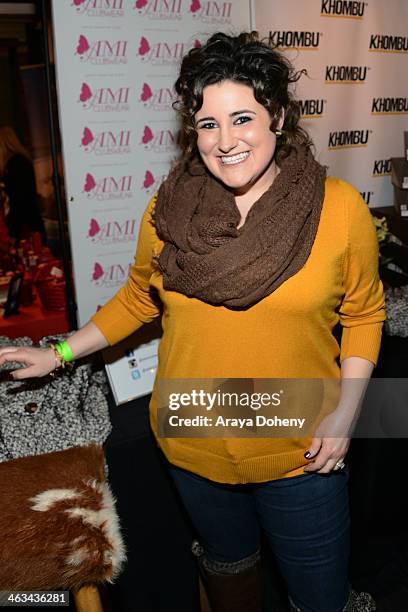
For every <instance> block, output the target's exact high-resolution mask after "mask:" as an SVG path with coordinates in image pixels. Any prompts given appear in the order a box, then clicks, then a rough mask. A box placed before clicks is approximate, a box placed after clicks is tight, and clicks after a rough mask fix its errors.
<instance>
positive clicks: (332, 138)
mask: <svg viewBox="0 0 408 612" xmlns="http://www.w3.org/2000/svg"><path fill="white" fill-rule="evenodd" d="M370 133H371V130H347V131H340V132H330V134H329V144H328V148H329V150H330V149H350V148H352V147H366V146H367V143H368V139H369V136H370Z"/></svg>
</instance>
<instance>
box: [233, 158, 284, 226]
mask: <svg viewBox="0 0 408 612" xmlns="http://www.w3.org/2000/svg"><path fill="white" fill-rule="evenodd" d="M267 170H268V171H269V172H268V177H266V176H265V173H264V174H263V175H262V176H261V177H259V180H258V181H257V182H256V183H255V184H252V185H249V186H247V187H245V189H242V190H239V189H237V190H234V196H235V203H236V205H237V208H238V210H239V212H240V214H241V221H240V222H239V225H238V228H240V227H241V226H242V225H243V224H244V222H245V219H246V216H247V214H248V213H249V211H250V210H251V208H252V206H253V205H254V204H255V202H257V201H258V200H259V198H260V197H261V196H262V195H263V194H264V193H265V192H266V191H267V190H268V189H269V188H270V187H271V185H272V183H273V182H274V180H275V179H276V177H277V176H278V174H279V173H280V168H278V166H277V165H276V163H275V161H273V162H272V164H271V165H270V166H268V169H267ZM261 179H267V180H261Z"/></svg>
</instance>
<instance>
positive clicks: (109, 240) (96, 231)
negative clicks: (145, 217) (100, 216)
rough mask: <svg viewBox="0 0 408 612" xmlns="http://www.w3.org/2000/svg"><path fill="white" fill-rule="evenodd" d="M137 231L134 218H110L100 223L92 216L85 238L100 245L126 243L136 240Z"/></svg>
mask: <svg viewBox="0 0 408 612" xmlns="http://www.w3.org/2000/svg"><path fill="white" fill-rule="evenodd" d="M137 231H138V226H137V224H136V219H126V220H125V221H116V220H110V221H105V222H104V223H101V224H100V223H99V222H98V220H97V219H94V218H92V219H91V220H90V222H89V229H88V235H87V238H90V240H91V241H92V242H94V243H97V244H100V245H102V246H108V245H113V244H127V243H129V242H131V243H133V242H134V241H135V240H136V234H137Z"/></svg>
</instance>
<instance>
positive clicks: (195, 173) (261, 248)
mask: <svg viewBox="0 0 408 612" xmlns="http://www.w3.org/2000/svg"><path fill="white" fill-rule="evenodd" d="M279 168H280V173H279V174H278V175H277V177H276V178H275V180H274V181H273V183H272V185H271V186H270V187H269V189H268V190H267V191H266V192H265V193H263V194H262V196H261V197H260V198H259V199H258V200H257V201H256V202H255V203H254V204H253V206H252V207H251V209H250V210H249V212H248V215H247V217H246V220H245V223H244V225H243V226H242V227H241V228H240V229H237V226H238V225H239V222H240V220H241V215H240V212H239V210H238V207H237V205H236V203H235V198H234V195H233V193H232V191H230V190H229V189H228V188H227V187H225V186H224V185H223V184H222V183H221V182H220V181H218V180H217V179H216V178H214V177H213V176H212V175H211V174H210V173H209V172H208V171H207V170H206V168H205V166H204V165H203V164H202V163H201V162H200V161H198V160H196V162H195V163H193V164H191V165H190V166H189V169H188V170H185V171H183V172H181V171H180V170H177V169H176V170H173V171H172V172H171V173H170V175H169V176H168V178H167V179H166V180H165V181H164V183H163V184H162V186H161V187H160V189H159V193H158V197H157V202H156V206H155V211H154V222H155V225H156V229H157V233H158V236H159V238H161V240H163V242H164V246H163V249H162V251H161V253H160V256H159V260H158V263H159V267H160V269H161V272H162V274H163V286H164V288H165V289H166V290H171V291H177V292H179V293H182V294H184V295H186V296H188V297H194V298H197V299H199V300H202V301H204V302H207V303H208V304H212V305H214V306H225V307H227V308H231V309H241V310H242V309H246V308H249V307H250V306H253V305H254V304H256V303H257V302H258V301H259V300H262V299H263V298H265V297H266V296H268V295H270V294H271V293H272V292H273V291H275V290H276V289H277V288H278V287H280V285H282V283H284V282H285V281H286V280H287V279H288V278H290V277H291V276H293V275H294V274H296V272H298V271H299V270H300V269H301V268H302V267H303V266H304V264H305V263H306V261H307V259H308V257H309V255H310V251H311V249H312V245H313V242H314V240H315V237H316V233H317V228H318V225H319V219H320V213H321V209H322V204H323V198H324V184H325V177H326V170H325V168H324V167H323V166H321V165H320V164H319V163H318V162H317V161H316V160H315V159H314V157H313V155H312V153H311V151H310V149H309V148H307V147H305V146H300V145H296V146H294V147H293V148H292V149H291V151H290V153H289V155H288V156H287V157H286V158H284V159H283V160H282V161H280V163H279Z"/></svg>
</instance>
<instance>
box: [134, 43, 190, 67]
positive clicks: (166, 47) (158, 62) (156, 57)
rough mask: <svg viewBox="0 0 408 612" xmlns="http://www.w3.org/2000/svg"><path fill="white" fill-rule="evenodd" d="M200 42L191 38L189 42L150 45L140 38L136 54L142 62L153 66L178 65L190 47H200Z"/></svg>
mask: <svg viewBox="0 0 408 612" xmlns="http://www.w3.org/2000/svg"><path fill="white" fill-rule="evenodd" d="M200 46H201V42H200V41H199V40H198V38H195V37H193V38H192V40H191V42H190V41H188V42H181V41H180V42H173V43H170V42H166V41H163V40H161V41H158V42H156V43H152V42H151V41H150V40H149V39H148V38H147V37H146V36H141V38H140V41H139V47H138V50H137V54H138V56H139V57H140V59H141V60H142V62H146V63H149V64H152V65H153V66H172V65H178V64H179V63H180V61H181V59H182V58H183V56H184V55H185V53H186V52H187V50H188V49H190V48H191V47H200Z"/></svg>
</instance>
